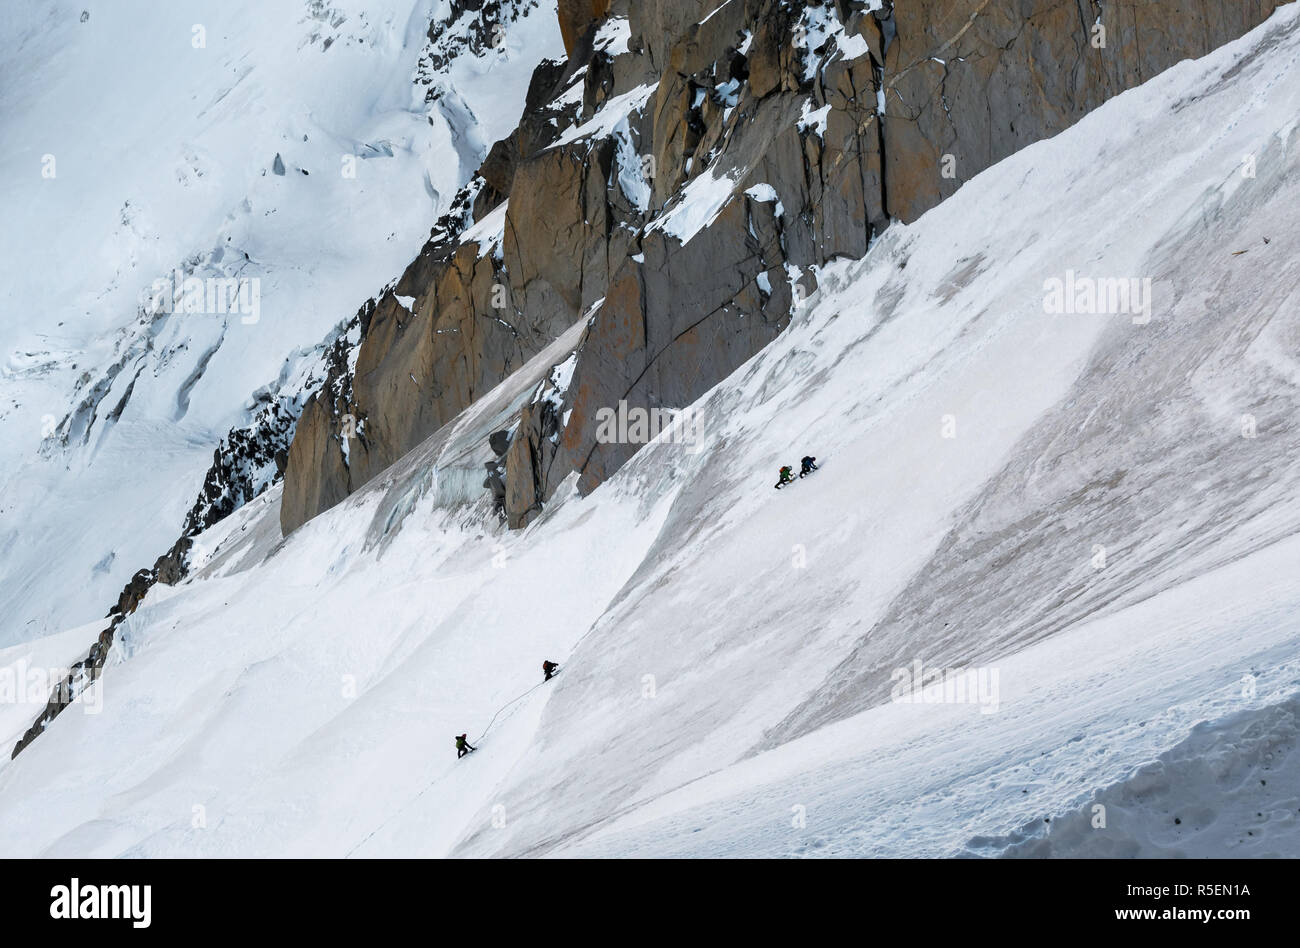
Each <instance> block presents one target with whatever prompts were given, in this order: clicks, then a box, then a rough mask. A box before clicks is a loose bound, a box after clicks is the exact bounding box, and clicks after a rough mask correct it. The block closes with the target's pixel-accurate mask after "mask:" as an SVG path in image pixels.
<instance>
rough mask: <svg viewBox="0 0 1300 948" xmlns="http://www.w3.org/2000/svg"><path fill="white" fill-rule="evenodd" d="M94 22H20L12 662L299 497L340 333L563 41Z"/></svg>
mask: <svg viewBox="0 0 1300 948" xmlns="http://www.w3.org/2000/svg"><path fill="white" fill-rule="evenodd" d="M82 12H83V8H82V7H76V8H75V9H74V8H72V7H71V6H70V5H69V4H67V3H64V2H62V0H34V2H32V3H27V4H18V5H12V4H11V5H8V6H7V7H6V10H5V13H4V18H5V21H6V35H7V36H9V37H11V38H12V41H10V42H6V43H5V44H4V47H3V49H0V57H3V63H2V65H3V68H4V72H5V74H6V75H7V76H11V77H22V80H21V81H16V82H11V83H7V84H6V88H5V90H3V91H0V112H2V113H3V114H4V116H5V119H4V127H5V137H6V141H11V142H15V143H22V147H21V148H16V149H13V150H11V151H9V152H8V153H7V156H6V157H4V158H2V159H0V172H3V173H2V174H0V179H2V182H0V199H3V200H4V202H5V206H6V209H7V213H6V217H7V219H8V220H10V221H11V222H14V223H15V225H16V226H15V227H14V228H11V229H10V230H9V231H8V234H9V237H8V240H7V241H6V244H5V246H4V248H3V251H2V252H0V279H2V280H3V281H4V283H5V286H6V299H7V303H8V307H9V312H10V313H11V314H12V316H11V318H9V319H6V320H5V321H3V323H2V324H0V423H3V424H5V425H6V427H7V429H8V430H9V431H10V432H11V433H12V436H11V437H9V438H6V439H5V442H4V445H3V448H0V462H3V466H4V468H5V471H6V473H5V474H4V475H3V482H2V483H0V494H2V495H3V496H4V498H5V499H4V501H3V502H0V550H4V551H7V552H8V555H6V556H5V557H4V558H3V566H2V567H0V579H2V580H3V583H0V588H3V589H4V592H3V594H0V614H2V615H4V617H5V621H4V623H3V625H0V644H3V643H6V642H15V641H20V640H22V639H25V638H29V637H31V636H33V635H41V634H48V633H50V632H53V631H55V630H58V629H61V628H64V627H66V626H67V625H68V624H70V623H74V622H79V621H82V620H84V619H85V618H86V617H87V616H92V615H100V614H102V613H103V611H104V608H105V606H106V604H108V603H109V602H111V601H112V600H113V599H115V598H116V596H117V593H118V591H119V590H120V589H121V588H122V587H123V584H124V583H125V581H126V580H127V578H129V577H130V576H131V575H132V573H133V572H134V571H135V570H136V569H137V568H139V567H141V566H144V565H147V564H148V563H151V562H152V561H153V559H154V557H156V556H157V555H158V554H159V553H161V552H163V551H165V550H167V549H168V547H169V546H171V544H172V542H173V541H174V540H175V539H176V537H177V536H178V535H179V534H180V533H181V532H182V530H183V529H189V528H190V527H192V526H193V525H194V524H195V523H201V522H211V518H212V516H214V512H215V511H217V510H219V509H228V507H229V506H230V505H231V504H234V503H238V502H242V501H243V500H245V499H247V497H248V496H251V495H254V494H256V493H257V492H258V491H260V490H263V489H265V487H266V485H267V484H268V483H270V482H271V481H273V480H274V478H275V477H276V466H275V464H274V463H273V458H274V455H275V454H276V453H277V452H278V451H281V450H283V449H284V447H285V446H286V443H287V442H285V439H286V438H288V437H290V436H291V435H292V432H293V423H294V419H295V412H296V411H297V410H298V408H299V407H300V406H301V402H302V399H303V398H304V397H305V394H307V393H309V392H310V391H311V390H312V389H313V388H314V386H315V384H317V383H319V380H320V379H322V378H323V376H324V362H323V361H322V359H323V356H324V353H325V350H327V349H328V348H330V346H331V342H330V340H331V338H332V336H333V335H334V334H335V333H339V332H343V333H346V332H348V331H349V328H348V326H349V319H350V317H351V314H352V313H354V312H355V311H356V309H357V307H358V306H360V305H361V304H363V303H364V302H365V301H366V299H367V298H368V297H371V296H372V295H373V294H374V293H375V291H376V289H377V288H379V287H381V286H382V285H383V284H384V283H385V282H386V281H388V280H390V279H392V278H393V276H394V275H395V274H396V273H398V272H400V270H401V268H402V267H403V266H405V265H406V264H407V263H408V262H409V261H410V259H411V258H412V257H413V256H414V255H415V254H416V253H417V252H418V251H419V248H420V247H421V246H422V244H423V242H424V241H425V239H426V238H427V236H428V228H429V223H430V221H431V220H434V219H435V218H437V217H438V216H439V214H441V213H443V212H445V211H447V210H448V209H449V207H450V204H451V201H452V198H453V197H454V196H455V195H456V194H457V192H458V191H459V189H460V188H461V187H462V186H463V185H464V184H465V183H466V182H467V180H468V178H469V176H470V175H471V174H472V173H473V172H474V170H475V169H476V168H477V166H478V164H479V162H481V160H482V158H483V156H484V154H485V153H486V149H487V146H488V145H490V144H491V143H492V142H493V141H495V140H496V138H498V137H500V136H502V135H504V134H505V133H506V132H508V131H509V130H510V128H511V127H512V126H513V123H514V122H515V121H516V120H517V117H518V114H519V111H520V109H521V107H522V104H523V98H524V92H525V89H526V86H527V83H528V81H529V77H530V76H531V73H532V71H533V68H534V67H535V66H536V65H537V63H538V62H539V61H540V60H541V59H543V58H545V57H547V56H551V55H554V54H555V52H556V50H557V49H558V48H559V37H558V29H557V28H556V26H555V22H554V19H555V18H554V8H553V4H549V5H548V4H547V3H545V2H542V3H538V2H536V0H534V2H521V3H512V2H505V3H490V4H485V5H483V6H482V7H481V8H480V9H478V10H465V9H461V8H460V7H459V5H456V4H452V3H447V2H442V0H437V2H434V0H365V2H362V0H331V2H329V3H325V2H320V0H311V2H307V0H295V2H291V3H282V4H272V5H267V4H263V3H255V2H252V0H235V2H233V3H229V4H225V5H221V6H217V7H214V6H212V5H207V4H193V3H175V4H164V5H161V6H160V5H158V4H154V3H147V2H144V0H124V2H121V3H115V4H109V5H103V6H93V5H92V6H91V7H87V8H85V12H86V14H87V15H86V16H85V17H84V18H83V16H82ZM497 26H499V27H500V29H496V27H497ZM476 37H478V39H476ZM483 37H489V38H490V39H491V42H489V43H486V44H485V43H484V42H481V41H480V40H481V39H482V38H483ZM439 51H441V52H439ZM105 76H110V77H112V80H111V82H108V81H105V80H104V79H103V78H102V77H105ZM435 88H440V89H441V88H445V89H446V90H449V92H451V93H454V95H451V94H448V95H443V96H432V97H431V96H430V95H429V93H430V91H431V90H433V89H435ZM140 103H149V104H150V105H149V107H147V108H141V107H140ZM74 130H75V132H74ZM187 286H189V287H195V288H197V290H198V292H197V293H195V292H187V290H186V288H187ZM225 288H233V289H235V290H236V291H237V293H236V295H235V296H232V297H230V298H229V299H225V298H223V296H222V293H223V292H224V289H225ZM240 294H242V295H240ZM227 303H229V304H232V305H226V304H227ZM286 354H288V356H287V357H286ZM311 380H315V381H314V382H313V381H311ZM214 449H215V450H217V451H218V456H217V458H216V460H215V461H214V458H213V452H214ZM205 478H206V479H207V483H206V484H205ZM200 494H201V495H202V497H201V498H200V500H199V501H198V502H196V495H200ZM205 505H206V509H204V510H200V509H199V508H200V507H203V506H205ZM50 564H58V565H57V567H56V568H55V569H50V568H49V566H50Z"/></svg>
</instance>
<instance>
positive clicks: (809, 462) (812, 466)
mask: <svg viewBox="0 0 1300 948" xmlns="http://www.w3.org/2000/svg"><path fill="white" fill-rule="evenodd" d="M816 462H817V459H816V458H813V457H807V458H804V459H803V460H802V461H800V462H799V463H800V464H801V465H802V466H803V467H802V469H801V470H800V471H799V476H800V477H807V476H808V475H809V474H811V473H812V472H813V471H815V470H817V463H816Z"/></svg>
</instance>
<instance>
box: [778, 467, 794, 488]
mask: <svg viewBox="0 0 1300 948" xmlns="http://www.w3.org/2000/svg"><path fill="white" fill-rule="evenodd" d="M792 470H793V468H791V467H790V465H788V464H787V465H786V466H785V467H783V468H781V478H780V480H778V481H777V482H776V489H777V490H780V489H781V488H782V487H784V486H785V485H786V484H789V483H791V482H793V481H794V478H793V477H792V476H791V475H790V472H791V471H792Z"/></svg>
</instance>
